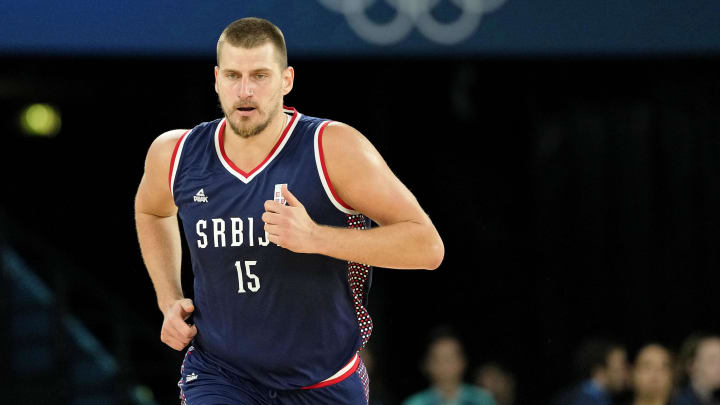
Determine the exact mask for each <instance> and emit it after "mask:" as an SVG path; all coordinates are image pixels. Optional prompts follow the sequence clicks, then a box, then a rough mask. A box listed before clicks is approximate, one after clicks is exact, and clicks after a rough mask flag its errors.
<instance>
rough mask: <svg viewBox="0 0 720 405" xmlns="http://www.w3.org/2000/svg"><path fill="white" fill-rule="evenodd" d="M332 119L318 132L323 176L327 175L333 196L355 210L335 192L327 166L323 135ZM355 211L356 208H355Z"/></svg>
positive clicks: (341, 203) (344, 205)
mask: <svg viewBox="0 0 720 405" xmlns="http://www.w3.org/2000/svg"><path fill="white" fill-rule="evenodd" d="M330 122H331V121H327V122H325V123H323V124H322V126H321V127H320V132H319V133H318V152H319V153H320V166H322V171H323V176H325V182H327V185H328V188H329V189H330V193H331V194H332V196H333V198H335V200H336V201H337V202H338V203H340V205H342V206H343V207H345V208H347V209H349V210H353V208H352V207H351V206H349V205H348V204H347V203H346V202H345V201H343V200H342V198H340V196H339V195H337V193H336V192H335V188H334V187H333V185H332V182H331V181H330V176H329V175H328V170H327V167H325V153H324V152H323V146H322V136H323V132H325V127H327V126H328V124H330ZM353 211H354V210H353Z"/></svg>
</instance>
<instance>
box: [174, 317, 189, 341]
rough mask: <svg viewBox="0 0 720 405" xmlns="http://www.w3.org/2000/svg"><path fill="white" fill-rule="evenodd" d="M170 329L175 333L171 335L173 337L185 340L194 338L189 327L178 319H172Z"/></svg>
mask: <svg viewBox="0 0 720 405" xmlns="http://www.w3.org/2000/svg"><path fill="white" fill-rule="evenodd" d="M193 326H195V325H193ZM170 329H171V330H172V331H174V332H175V333H173V335H174V336H175V337H179V338H186V337H192V336H194V335H193V333H192V328H191V327H190V325H188V324H187V323H185V321H182V320H180V319H173V320H172V321H170Z"/></svg>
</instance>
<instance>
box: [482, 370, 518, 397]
mask: <svg viewBox="0 0 720 405" xmlns="http://www.w3.org/2000/svg"><path fill="white" fill-rule="evenodd" d="M475 385H477V386H479V387H482V388H485V389H486V390H488V391H490V393H492V395H493V398H495V402H497V403H499V404H511V403H513V399H514V397H515V382H514V380H513V378H512V377H511V376H509V375H508V374H507V373H505V372H504V371H502V370H501V369H499V368H497V367H493V366H487V367H484V368H483V370H482V371H481V372H480V374H478V376H477V379H476V380H475Z"/></svg>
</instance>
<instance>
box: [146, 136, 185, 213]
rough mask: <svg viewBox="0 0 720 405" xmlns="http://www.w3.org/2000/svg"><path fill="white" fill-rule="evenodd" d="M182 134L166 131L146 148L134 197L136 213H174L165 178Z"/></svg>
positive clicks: (167, 182) (167, 181)
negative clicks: (142, 167) (141, 171)
mask: <svg viewBox="0 0 720 405" xmlns="http://www.w3.org/2000/svg"><path fill="white" fill-rule="evenodd" d="M186 132H187V130H184V129H175V130H172V131H167V132H165V133H162V134H160V135H159V136H158V137H157V138H155V140H154V141H153V143H152V144H151V145H150V148H149V150H148V153H147V157H146V158H145V172H144V174H143V177H142V179H141V180H140V185H139V186H138V192H137V195H136V197H135V209H136V211H137V212H142V213H146V214H152V215H156V216H161V217H167V216H170V215H174V214H175V212H176V211H177V209H176V207H175V204H174V202H173V197H172V194H171V193H170V185H169V177H168V176H169V173H170V169H171V168H170V165H171V164H172V156H173V153H174V151H175V147H176V145H177V143H178V141H179V140H180V138H181V137H182V136H183V134H185V133H186Z"/></svg>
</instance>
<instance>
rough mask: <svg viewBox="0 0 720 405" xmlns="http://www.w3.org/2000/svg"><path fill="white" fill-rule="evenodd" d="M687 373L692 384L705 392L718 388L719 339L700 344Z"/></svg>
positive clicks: (719, 372) (707, 340)
mask: <svg viewBox="0 0 720 405" xmlns="http://www.w3.org/2000/svg"><path fill="white" fill-rule="evenodd" d="M689 371H690V378H691V379H692V381H693V384H695V385H697V386H699V387H702V388H703V389H707V390H714V389H718V388H720V339H718V338H711V339H705V340H703V341H702V342H700V344H699V345H698V348H697V354H696V355H695V359H694V360H693V362H692V364H691V365H690V370H689Z"/></svg>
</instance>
